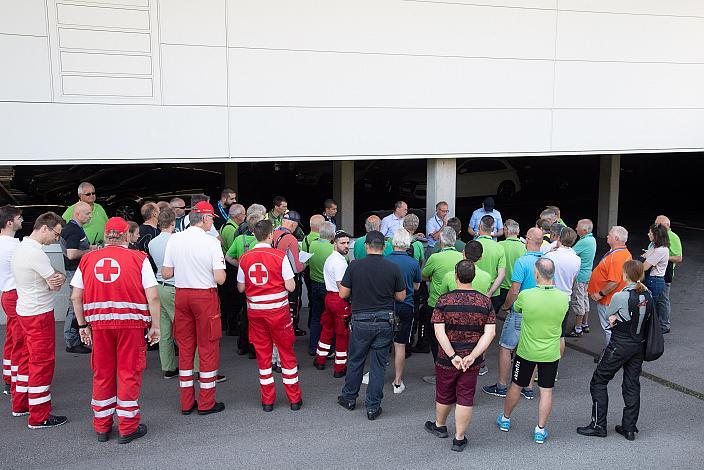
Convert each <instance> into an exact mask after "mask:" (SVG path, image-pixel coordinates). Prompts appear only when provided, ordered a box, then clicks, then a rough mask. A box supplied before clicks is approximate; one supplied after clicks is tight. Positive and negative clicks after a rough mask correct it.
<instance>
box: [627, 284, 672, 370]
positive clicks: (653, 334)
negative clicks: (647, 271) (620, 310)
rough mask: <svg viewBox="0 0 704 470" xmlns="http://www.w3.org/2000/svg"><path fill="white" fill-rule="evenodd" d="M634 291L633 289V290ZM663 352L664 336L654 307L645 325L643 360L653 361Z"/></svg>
mask: <svg viewBox="0 0 704 470" xmlns="http://www.w3.org/2000/svg"><path fill="white" fill-rule="evenodd" d="M634 292H635V291H634ZM664 352H665V338H664V337H663V335H662V331H660V321H659V319H658V315H657V313H655V309H652V311H651V312H650V315H649V316H648V319H647V321H646V326H645V352H644V353H643V360H644V361H648V362H650V361H655V360H657V359H659V358H660V356H662V355H663V353H664Z"/></svg>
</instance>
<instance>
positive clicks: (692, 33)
mask: <svg viewBox="0 0 704 470" xmlns="http://www.w3.org/2000/svg"><path fill="white" fill-rule="evenodd" d="M701 44H704V2H701V1H699V0H668V1H667V2H663V1H660V0H608V1H607V0H592V1H590V2H584V1H581V0H579V1H578V0H472V1H470V0H453V1H452V2H441V1H424V0H297V1H290V0H198V1H194V0H91V1H88V0H0V64H3V73H1V74H0V129H3V138H2V140H1V141H0V159H1V160H3V161H4V162H11V163H36V162H40V161H43V162H67V161H88V160H96V159H100V160H102V161H105V162H121V161H122V162H124V161H145V160H151V161H153V160H166V161H183V160H196V161H197V160H206V159H208V160H228V159H235V160H236V159H241V160H244V159H249V158H259V159H265V158H288V159H298V158H374V157H378V156H408V155H411V156H413V155H422V156H433V155H436V156H438V157H442V156H454V155H469V154H515V155H534V154H551V153H554V154H564V153H609V152H613V153H628V152H640V151H657V150H667V151H671V150H697V149H698V150H701V149H704V132H702V131H703V130H704V91H703V90H704V88H702V87H701V83H704V48H702V47H701Z"/></svg>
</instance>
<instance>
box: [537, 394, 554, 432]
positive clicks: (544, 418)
mask: <svg viewBox="0 0 704 470" xmlns="http://www.w3.org/2000/svg"><path fill="white" fill-rule="evenodd" d="M539 388H540V401H539V402H538V426H540V427H541V428H544V427H545V424H546V423H547V422H548V417H549V416H550V412H551V411H552V389H551V388H543V387H539Z"/></svg>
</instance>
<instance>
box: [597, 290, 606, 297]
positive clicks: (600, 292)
mask: <svg viewBox="0 0 704 470" xmlns="http://www.w3.org/2000/svg"><path fill="white" fill-rule="evenodd" d="M597 294H599V295H600V296H602V297H606V294H604V293H603V292H602V291H599V292H597Z"/></svg>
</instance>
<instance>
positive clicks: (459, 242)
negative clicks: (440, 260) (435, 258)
mask: <svg viewBox="0 0 704 470" xmlns="http://www.w3.org/2000/svg"><path fill="white" fill-rule="evenodd" d="M465 245H466V243H465V242H463V241H462V240H457V241H456V242H455V250H457V251H459V252H460V253H462V252H463V251H464V247H465ZM439 252H440V245H439V244H437V243H436V244H435V249H434V250H433V253H439Z"/></svg>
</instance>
